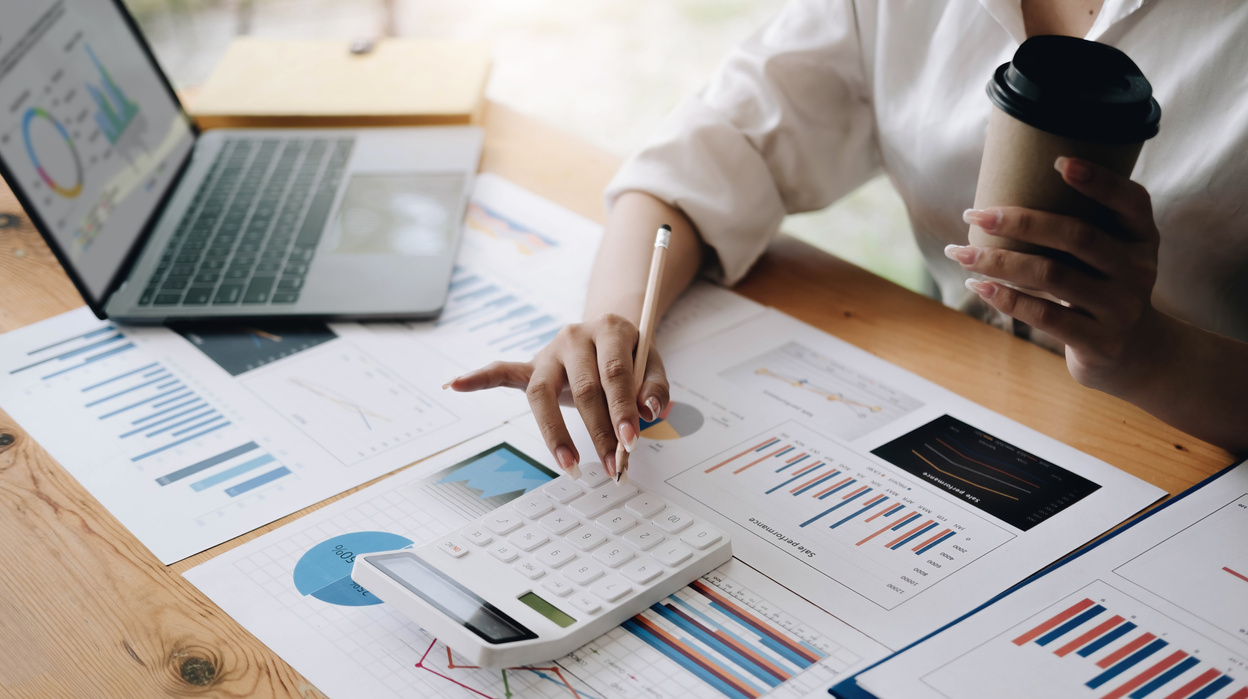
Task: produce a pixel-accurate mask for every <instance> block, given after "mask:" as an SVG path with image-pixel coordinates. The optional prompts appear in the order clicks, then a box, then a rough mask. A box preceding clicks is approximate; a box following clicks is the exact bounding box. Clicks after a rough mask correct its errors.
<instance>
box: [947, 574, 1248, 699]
mask: <svg viewBox="0 0 1248 699" xmlns="http://www.w3.org/2000/svg"><path fill="white" fill-rule="evenodd" d="M968 678H973V681H968ZM1246 680H1248V668H1246V667H1245V665H1244V659H1243V658H1242V657H1240V656H1239V655H1238V654H1236V653H1234V652H1232V651H1230V650H1228V649H1227V648H1225V647H1223V646H1221V645H1219V644H1218V643H1216V642H1215V641H1213V640H1211V639H1209V638H1208V637H1206V636H1203V635H1201V634H1199V633H1197V632H1196V631H1194V630H1192V629H1190V628H1188V627H1186V626H1184V625H1183V624H1181V623H1179V622H1178V621H1175V620H1174V619H1172V618H1171V617H1169V616H1167V615H1165V614H1163V613H1161V612H1159V611H1157V610H1155V609H1153V608H1151V607H1149V606H1148V605H1146V604H1144V603H1143V602H1141V601H1139V600H1137V599H1135V598H1134V597H1131V596H1130V595H1128V594H1126V593H1124V592H1122V591H1120V590H1118V589H1117V588H1114V587H1112V586H1111V585H1109V584H1107V583H1105V582H1104V581H1100V580H1098V581H1096V582H1094V583H1092V584H1090V585H1088V586H1087V587H1085V588H1084V589H1082V590H1080V591H1078V592H1077V593H1075V594H1073V595H1071V596H1069V597H1067V598H1066V599H1064V600H1062V601H1061V602H1059V603H1057V604H1055V605H1053V606H1051V607H1049V608H1047V609H1045V610H1044V611H1042V612H1040V613H1039V614H1036V615H1035V616H1033V617H1032V618H1030V619H1028V620H1026V621H1024V622H1023V623H1021V624H1019V625H1018V626H1016V627H1014V628H1012V629H1010V630H1009V631H1007V632H1006V633H1004V634H1002V635H1000V636H997V637H996V638H994V639H992V640H990V641H988V642H987V643H984V644H983V645H981V646H979V647H977V648H975V649H973V650H971V651H970V652H968V653H966V654H964V655H962V656H959V657H958V658H956V659H955V660H953V661H952V662H950V663H948V664H946V665H945V666H944V667H942V668H940V669H938V670H936V671H934V672H932V673H930V674H928V675H927V676H926V677H924V678H923V681H924V683H925V684H927V685H928V686H930V687H932V688H933V689H936V690H937V691H939V692H940V693H942V694H944V695H945V696H948V697H951V698H956V699H971V698H972V697H1000V696H1014V695H1016V694H1017V692H1018V691H1019V688H1020V687H1027V688H1028V695H1027V696H1031V697H1054V698H1055V699H1056V698H1058V697H1061V698H1063V699H1065V698H1067V697H1074V698H1078V697H1094V698H1096V699H1123V698H1124V697H1129V699H1248V682H1246Z"/></svg>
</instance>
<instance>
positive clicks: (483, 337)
mask: <svg viewBox="0 0 1248 699" xmlns="http://www.w3.org/2000/svg"><path fill="white" fill-rule="evenodd" d="M563 324H564V320H563V319H562V318H560V316H559V314H558V313H557V312H556V311H553V310H551V309H548V308H546V307H545V306H544V304H543V303H542V302H541V301H539V300H536V299H534V298H533V297H532V296H531V295H530V294H526V293H524V292H522V291H520V290H518V289H516V288H515V287H512V286H511V285H509V284H508V283H506V282H505V281H503V280H502V279H500V278H499V277H498V276H497V275H488V274H485V273H479V272H475V271H472V270H471V269H469V268H467V267H457V268H456V269H455V272H454V274H453V275H452V277H451V287H450V295H449V296H448V297H447V301H446V308H445V309H444V310H443V311H442V316H441V317H440V318H439V319H438V320H436V321H434V322H433V323H429V324H425V325H428V326H430V327H432V328H436V329H437V330H438V334H439V335H440V338H439V340H440V341H441V342H445V343H448V344H450V343H458V344H461V345H463V344H468V345H471V346H476V347H480V348H481V349H480V351H482V352H486V353H488V354H489V355H490V356H495V355H497V356H511V357H522V358H524V359H528V358H531V357H532V356H533V355H534V354H536V353H537V350H539V349H541V348H542V347H545V346H546V344H547V343H549V342H550V341H551V340H553V339H554V338H555V335H556V334H557V333H558V332H559V328H561V327H563ZM412 327H414V328H420V327H421V325H420V324H413V326H412Z"/></svg>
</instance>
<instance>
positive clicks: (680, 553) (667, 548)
mask: <svg viewBox="0 0 1248 699" xmlns="http://www.w3.org/2000/svg"><path fill="white" fill-rule="evenodd" d="M650 555H651V556H654V559H655V560H656V561H658V562H659V563H662V564H663V565H665V566H668V567H670V568H675V567H676V566H678V565H680V564H681V563H684V562H685V561H687V560H689V557H690V556H692V555H693V549H691V548H689V547H688V546H685V545H684V544H682V543H680V542H679V541H669V542H667V543H665V544H663V545H662V546H659V547H658V548H656V549H655V550H653V551H651V552H650Z"/></svg>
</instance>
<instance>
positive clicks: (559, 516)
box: [537, 512, 581, 534]
mask: <svg viewBox="0 0 1248 699" xmlns="http://www.w3.org/2000/svg"><path fill="white" fill-rule="evenodd" d="M537 523H538V524H540V525H542V526H543V527H545V528H546V531H548V532H550V533H551V534H566V533H567V532H569V531H570V530H571V529H572V527H575V526H576V525H578V524H580V523H581V520H579V519H577V518H575V517H573V516H572V515H570V514H568V513H567V512H551V513H550V514H548V515H546V516H545V517H543V518H541V519H539V520H538V521H537Z"/></svg>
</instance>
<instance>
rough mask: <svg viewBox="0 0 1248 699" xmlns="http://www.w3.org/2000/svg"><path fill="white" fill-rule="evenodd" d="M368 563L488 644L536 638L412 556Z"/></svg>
mask: <svg viewBox="0 0 1248 699" xmlns="http://www.w3.org/2000/svg"><path fill="white" fill-rule="evenodd" d="M369 562H370V563H372V564H373V565H374V566H376V567H377V569H378V570H380V571H381V572H383V573H385V574H386V575H389V576H390V577H391V578H392V579H394V581H395V582H397V583H399V584H400V585H402V586H403V587H405V588H407V589H408V590H409V591H411V592H412V594H414V595H416V596H417V597H420V598H421V599H423V600H424V601H426V602H428V603H429V604H431V605H433V606H434V607H436V608H437V609H438V610H440V611H441V612H442V613H443V614H446V615H447V616H449V617H450V618H452V619H454V620H455V621H457V622H459V623H460V624H462V625H463V626H464V627H465V628H467V629H468V630H469V631H472V632H473V633H475V634H477V635H478V636H480V637H481V638H483V639H485V640H486V641H488V642H490V643H514V642H516V641H527V640H530V639H534V638H537V634H535V633H533V632H532V631H530V630H528V629H527V628H525V627H524V625H523V624H521V623H520V622H518V621H516V620H515V619H512V618H511V617H509V616H507V614H505V613H504V612H503V611H502V610H500V609H499V608H497V607H495V606H494V605H492V604H490V603H489V602H486V601H485V600H483V599H481V598H480V597H478V596H477V595H476V594H475V593H473V592H472V590H469V589H468V588H466V587H464V586H463V585H460V584H459V583H457V582H455V580H453V579H451V578H450V577H449V576H447V575H446V574H445V573H443V572H442V571H440V570H438V569H437V568H434V567H433V566H431V565H429V564H428V563H426V562H425V561H424V560H422V559H421V558H420V556H417V555H416V554H414V553H410V552H404V553H391V554H386V555H384V556H373V557H372V558H370V559H369Z"/></svg>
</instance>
